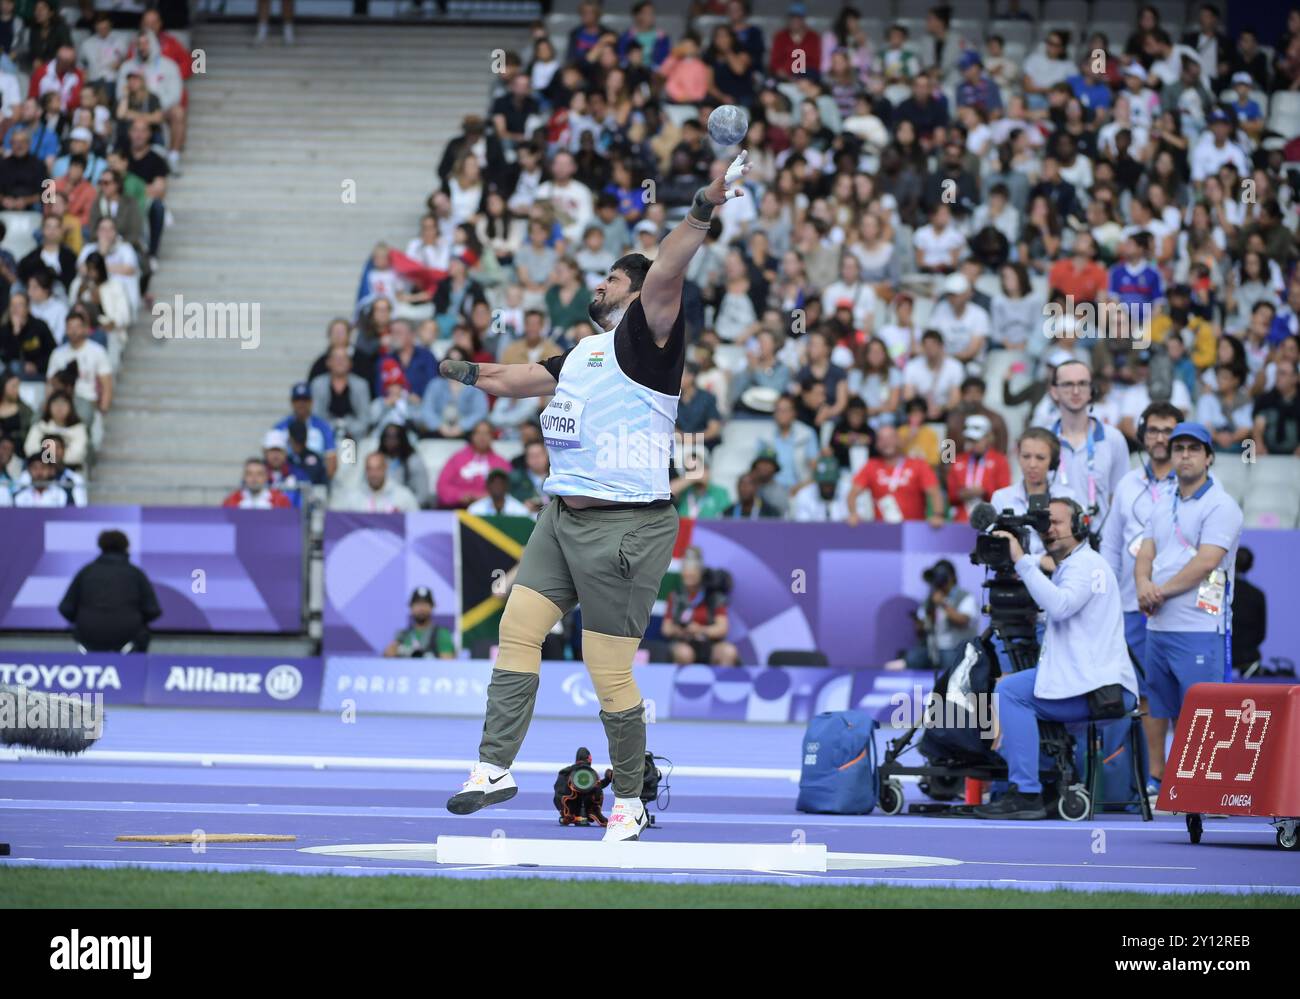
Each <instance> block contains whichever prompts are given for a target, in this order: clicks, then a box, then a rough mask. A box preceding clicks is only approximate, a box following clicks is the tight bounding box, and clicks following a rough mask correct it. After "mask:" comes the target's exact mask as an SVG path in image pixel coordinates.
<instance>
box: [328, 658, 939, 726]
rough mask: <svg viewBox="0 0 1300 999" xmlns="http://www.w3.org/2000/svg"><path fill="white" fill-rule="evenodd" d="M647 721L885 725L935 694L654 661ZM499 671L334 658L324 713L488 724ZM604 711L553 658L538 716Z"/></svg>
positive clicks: (847, 679)
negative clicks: (851, 712)
mask: <svg viewBox="0 0 1300 999" xmlns="http://www.w3.org/2000/svg"><path fill="white" fill-rule="evenodd" d="M632 673H633V676H634V677H635V678H636V683H637V687H638V688H639V689H640V691H641V698H642V700H643V701H644V702H645V704H646V712H647V718H649V719H652V720H657V721H667V720H668V719H673V720H675V721H676V720H681V719H696V720H709V721H739V722H800V723H801V722H806V721H808V719H810V718H811V717H812V716H813V715H815V714H818V713H820V712H822V711H844V710H846V709H848V708H860V709H863V710H867V711H871V712H872V713H873V714H874V715H875V716H876V717H877V718H878V719H879V720H880V721H881V722H882V723H887V722H888V721H889V719H890V717H891V715H892V714H893V713H894V712H895V711H896V710H898V709H899V708H900V707H901V706H902V705H904V704H906V705H907V710H909V711H911V710H912V709H913V707H914V706H915V705H917V704H920V703H921V702H922V701H923V699H924V697H925V695H926V694H928V693H929V690H930V687H931V685H932V683H933V679H934V677H933V675H932V674H931V673H927V672H911V671H907V670H900V671H897V672H894V671H886V670H879V669H873V670H847V671H846V670H840V669H832V668H820V667H807V666H792V667H779V668H771V667H765V666H742V667H739V668H729V667H722V666H672V665H669V664H666V663H649V664H645V665H641V666H634V667H633V670H632ZM491 678H492V663H491V662H490V661H488V660H483V659H377V658H373V657H349V656H330V657H329V658H327V659H326V660H325V679H324V683H323V685H322V689H321V702H320V707H321V710H322V711H341V710H343V709H344V708H347V707H350V706H351V707H355V708H356V709H357V710H360V711H384V712H392V713H396V714H417V715H459V716H463V717H471V718H476V717H482V715H483V710H484V707H485V706H486V704H487V686H488V681H489V680H491ZM599 710H600V702H599V699H598V698H597V696H596V691H595V689H594V688H593V687H592V684H591V677H590V676H589V675H588V674H587V669H586V667H585V666H584V665H583V664H582V663H581V662H574V661H572V660H545V661H543V663H542V671H541V683H540V684H539V686H538V689H537V707H536V714H537V715H538V716H539V717H549V718H590V717H592V716H593V715H595V714H596V713H597V712H599Z"/></svg>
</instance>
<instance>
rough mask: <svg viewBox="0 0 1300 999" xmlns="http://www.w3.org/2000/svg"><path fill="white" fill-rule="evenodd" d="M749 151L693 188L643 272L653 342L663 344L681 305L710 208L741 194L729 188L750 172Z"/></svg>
mask: <svg viewBox="0 0 1300 999" xmlns="http://www.w3.org/2000/svg"><path fill="white" fill-rule="evenodd" d="M747 155H748V154H747V153H746V152H744V151H742V152H741V154H740V155H739V156H737V157H736V158H735V159H734V160H732V161H731V166H729V167H727V170H726V173H724V174H723V175H722V176H721V177H716V178H714V180H713V182H712V183H710V184H709V186H708V187H701V188H700V189H699V190H698V191H696V192H695V201H694V202H693V203H692V204H691V210H690V212H689V213H688V214H687V216H686V218H684V219H682V221H680V222H678V223H677V227H676V228H675V229H673V231H672V232H670V233H669V234H668V236H667V237H666V238H665V239H664V241H663V242H662V243H660V244H659V253H658V255H657V256H656V257H655V259H654V263H652V264H651V265H650V270H649V271H647V272H646V276H645V281H644V282H643V283H642V285H641V308H642V310H643V311H644V312H645V318H646V322H647V323H648V324H649V326H650V332H651V333H652V334H653V335H654V338H655V344H656V346H660V347H662V346H663V344H664V342H665V341H666V340H667V339H668V334H669V333H671V332H672V329H673V323H675V322H676V321H677V313H678V312H679V311H680V310H681V307H682V285H683V283H684V282H685V281H686V268H687V266H688V265H689V264H690V262H691V258H692V257H693V256H695V251H696V250H698V249H699V248H700V247H701V246H703V245H704V237H705V235H706V234H707V233H708V231H709V223H710V222H711V221H712V220H713V210H714V209H715V208H717V207H718V205H721V204H722V203H723V202H725V201H726V200H727V199H728V198H740V197H744V194H745V192H744V189H743V188H740V187H736V188H734V189H731V190H728V187H729V186H730V185H731V184H733V183H734V182H736V181H738V180H740V179H741V178H742V177H744V176H745V174H747V173H749V170H750V164H748V163H746V162H745V157H746V156H747Z"/></svg>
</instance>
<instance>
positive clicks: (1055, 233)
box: [1020, 194, 1061, 274]
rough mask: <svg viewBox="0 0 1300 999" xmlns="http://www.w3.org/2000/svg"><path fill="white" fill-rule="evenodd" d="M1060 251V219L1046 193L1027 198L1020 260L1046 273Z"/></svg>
mask: <svg viewBox="0 0 1300 999" xmlns="http://www.w3.org/2000/svg"><path fill="white" fill-rule="evenodd" d="M1060 252H1061V220H1060V217H1059V216H1058V215H1057V214H1056V206H1055V205H1053V204H1052V200H1051V198H1049V197H1048V196H1047V195H1046V194H1037V195H1034V197H1032V198H1030V200H1029V213H1028V216H1027V217H1026V219H1025V225H1024V228H1023V229H1022V230H1021V232H1020V260H1021V262H1022V263H1025V264H1027V265H1029V266H1030V267H1032V268H1033V269H1034V270H1035V271H1036V272H1037V273H1039V274H1046V273H1047V271H1048V268H1050V267H1051V265H1052V262H1053V261H1054V260H1055V259H1056V258H1057V256H1059V254H1060Z"/></svg>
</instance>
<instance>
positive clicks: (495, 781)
mask: <svg viewBox="0 0 1300 999" xmlns="http://www.w3.org/2000/svg"><path fill="white" fill-rule="evenodd" d="M508 776H510V775H509V774H502V775H501V776H500V777H489V778H488V783H489V784H499V783H500V782H501V781H503V780H505V779H506V778H507V777H508Z"/></svg>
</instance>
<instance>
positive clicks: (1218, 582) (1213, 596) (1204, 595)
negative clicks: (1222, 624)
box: [1196, 569, 1228, 616]
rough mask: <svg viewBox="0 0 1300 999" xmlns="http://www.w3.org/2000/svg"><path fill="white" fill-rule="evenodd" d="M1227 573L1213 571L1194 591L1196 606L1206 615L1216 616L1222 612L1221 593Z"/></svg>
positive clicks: (1218, 570)
mask: <svg viewBox="0 0 1300 999" xmlns="http://www.w3.org/2000/svg"><path fill="white" fill-rule="evenodd" d="M1227 579H1228V576H1227V573H1225V572H1224V571H1223V570H1222V569H1215V570H1214V571H1213V572H1211V573H1210V574H1209V575H1208V576H1207V577H1206V578H1205V581H1204V582H1202V583H1201V585H1200V586H1199V587H1198V588H1197V590H1196V606H1197V608H1198V609H1199V610H1203V611H1205V613H1207V614H1213V615H1215V616H1218V614H1219V612H1220V611H1221V610H1223V593H1224V587H1225V585H1226V583H1227Z"/></svg>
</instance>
